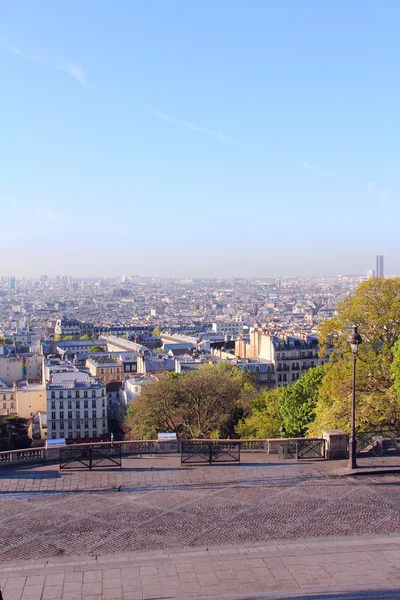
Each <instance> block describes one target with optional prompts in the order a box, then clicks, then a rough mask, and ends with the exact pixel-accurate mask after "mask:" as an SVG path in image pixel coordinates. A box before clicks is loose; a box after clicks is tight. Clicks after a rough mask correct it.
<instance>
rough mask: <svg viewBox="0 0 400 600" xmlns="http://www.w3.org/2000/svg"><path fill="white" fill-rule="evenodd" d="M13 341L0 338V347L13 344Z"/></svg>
mask: <svg viewBox="0 0 400 600" xmlns="http://www.w3.org/2000/svg"><path fill="white" fill-rule="evenodd" d="M12 343H13V341H12V340H10V338H8V337H0V346H3V345H5V344H12Z"/></svg>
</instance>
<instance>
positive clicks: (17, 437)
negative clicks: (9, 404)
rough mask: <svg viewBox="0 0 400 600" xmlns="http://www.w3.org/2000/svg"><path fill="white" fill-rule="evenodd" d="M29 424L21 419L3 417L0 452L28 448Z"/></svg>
mask: <svg viewBox="0 0 400 600" xmlns="http://www.w3.org/2000/svg"><path fill="white" fill-rule="evenodd" d="M28 427H29V422H28V421H27V420H26V419H23V418H22V417H5V418H4V419H3V423H2V425H1V427H0V450H2V451H4V450H19V449H21V448H29V447H30V445H31V444H32V439H31V438H30V437H29V435H28Z"/></svg>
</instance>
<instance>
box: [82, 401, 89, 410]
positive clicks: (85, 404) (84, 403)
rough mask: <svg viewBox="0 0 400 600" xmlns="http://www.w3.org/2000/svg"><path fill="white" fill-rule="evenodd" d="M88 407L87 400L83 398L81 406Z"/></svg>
mask: <svg viewBox="0 0 400 600" xmlns="http://www.w3.org/2000/svg"><path fill="white" fill-rule="evenodd" d="M88 407H89V403H88V401H87V400H84V402H83V408H88Z"/></svg>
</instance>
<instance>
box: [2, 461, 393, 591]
mask: <svg viewBox="0 0 400 600" xmlns="http://www.w3.org/2000/svg"><path fill="white" fill-rule="evenodd" d="M252 457H253V458H251V457H249V456H247V458H246V459H245V462H244V463H243V464H242V465H240V466H239V465H231V466H222V465H215V466H211V467H210V466H208V465H207V466H199V467H189V468H181V467H180V465H179V463H178V459H177V458H175V457H172V458H164V459H163V458H161V459H160V458H157V459H151V458H148V459H141V460H140V459H131V460H125V461H124V469H123V470H122V471H115V470H114V471H112V470H108V471H101V472H78V473H77V472H76V471H74V472H68V473H65V474H62V475H60V473H59V471H58V469H57V467H55V466H46V467H41V468H35V469H26V470H25V471H20V470H19V471H7V470H2V471H1V475H2V479H1V482H0V540H1V544H0V562H1V563H7V562H9V561H14V560H32V559H38V558H42V557H43V558H48V557H55V556H58V557H68V556H79V555H91V556H102V555H108V554H111V553H124V552H144V551H152V550H160V551H173V550H178V549H182V548H188V549H190V548H194V547H199V546H200V547H212V546H216V545H221V544H225V545H226V544H228V545H229V544H240V543H243V544H246V543H265V542H267V541H270V540H275V539H280V540H282V539H288V540H294V539H300V538H304V537H322V536H343V535H346V536H350V535H385V534H400V475H395V474H391V475H384V476H382V475H381V476H375V477H374V476H370V477H362V478H359V479H356V478H354V477H334V476H330V477H327V474H328V475H329V474H331V472H332V471H331V470H332V467H331V465H332V464H335V465H336V468H337V463H308V464H301V465H296V464H295V463H265V462H264V461H263V460H262V459H261V458H259V457H258V458H257V455H252ZM257 460H259V461H260V462H256V461H257ZM137 466H139V468H137ZM119 485H120V486H121V491H114V487H113V486H119ZM6 600H8V599H6Z"/></svg>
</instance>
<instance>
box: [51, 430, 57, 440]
mask: <svg viewBox="0 0 400 600" xmlns="http://www.w3.org/2000/svg"><path fill="white" fill-rule="evenodd" d="M51 437H52V439H53V440H56V439H57V434H56V432H55V431H53V433H52V434H51Z"/></svg>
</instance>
